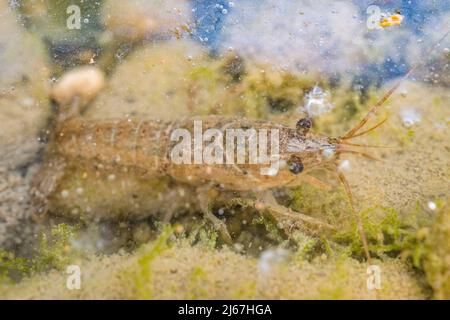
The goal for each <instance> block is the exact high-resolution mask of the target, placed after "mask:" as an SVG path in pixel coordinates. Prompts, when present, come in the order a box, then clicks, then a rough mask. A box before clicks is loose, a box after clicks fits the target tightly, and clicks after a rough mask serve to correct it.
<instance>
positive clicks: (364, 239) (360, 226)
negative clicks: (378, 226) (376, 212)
mask: <svg viewBox="0 0 450 320" xmlns="http://www.w3.org/2000/svg"><path fill="white" fill-rule="evenodd" d="M335 169H336V173H337V175H338V177H339V181H341V183H342V184H343V186H344V189H345V192H346V194H347V196H348V199H349V202H350V207H351V210H352V215H353V217H354V218H355V220H356V223H357V224H358V233H359V237H360V238H361V242H362V245H363V248H364V253H365V255H366V259H367V261H368V262H369V263H371V256H370V251H369V245H368V242H367V237H366V231H365V230H364V225H363V221H362V219H361V215H360V214H359V213H358V212H357V211H356V209H355V204H354V197H353V193H352V189H351V188H350V185H349V184H348V181H347V178H345V176H344V174H343V173H342V172H340V171H339V169H338V168H337V167H336V168H335Z"/></svg>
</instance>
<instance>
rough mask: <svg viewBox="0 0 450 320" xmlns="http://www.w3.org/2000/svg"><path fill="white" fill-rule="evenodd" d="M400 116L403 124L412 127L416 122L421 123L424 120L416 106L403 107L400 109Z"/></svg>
mask: <svg viewBox="0 0 450 320" xmlns="http://www.w3.org/2000/svg"><path fill="white" fill-rule="evenodd" d="M400 118H401V119H402V122H403V125H404V126H405V127H406V128H410V127H411V126H413V125H414V124H416V123H419V122H420V120H422V117H421V115H420V113H419V111H417V110H416V109H415V108H408V109H403V110H402V111H400Z"/></svg>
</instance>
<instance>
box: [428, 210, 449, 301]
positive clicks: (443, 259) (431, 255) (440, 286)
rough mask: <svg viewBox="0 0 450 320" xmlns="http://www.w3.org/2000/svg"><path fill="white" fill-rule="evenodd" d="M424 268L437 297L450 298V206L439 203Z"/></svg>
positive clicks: (429, 237)
mask: <svg viewBox="0 0 450 320" xmlns="http://www.w3.org/2000/svg"><path fill="white" fill-rule="evenodd" d="M425 251H426V253H425V254H424V265H423V266H424V270H425V272H426V276H427V279H428V283H429V284H430V285H431V287H432V288H433V291H434V298H436V299H450V207H449V204H448V202H447V203H439V206H438V209H437V212H436V218H435V221H434V224H433V226H432V227H431V230H430V233H429V236H428V238H427V240H426V246H425Z"/></svg>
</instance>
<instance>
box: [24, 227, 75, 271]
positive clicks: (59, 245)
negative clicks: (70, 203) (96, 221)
mask: <svg viewBox="0 0 450 320" xmlns="http://www.w3.org/2000/svg"><path fill="white" fill-rule="evenodd" d="M76 230H77V227H76V226H70V225H68V224H65V223H61V224H58V225H56V226H54V227H52V228H51V230H50V234H49V235H47V234H45V233H44V232H42V233H41V235H40V237H39V247H38V249H37V252H36V254H35V256H34V258H32V260H31V266H32V267H31V269H32V270H33V272H38V273H39V272H43V271H48V270H51V269H58V270H62V269H63V268H65V267H66V266H68V265H69V264H71V262H73V261H74V259H75V257H77V256H78V255H79V252H78V251H77V250H76V249H75V248H74V247H73V245H72V243H71V242H72V241H73V240H74V239H75V236H76Z"/></svg>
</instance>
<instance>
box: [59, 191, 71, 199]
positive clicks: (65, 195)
mask: <svg viewBox="0 0 450 320" xmlns="http://www.w3.org/2000/svg"><path fill="white" fill-rule="evenodd" d="M68 196H69V191H67V190H63V191H61V197H63V198H67V197H68Z"/></svg>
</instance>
